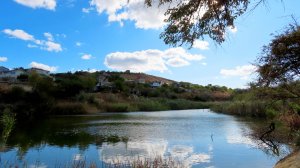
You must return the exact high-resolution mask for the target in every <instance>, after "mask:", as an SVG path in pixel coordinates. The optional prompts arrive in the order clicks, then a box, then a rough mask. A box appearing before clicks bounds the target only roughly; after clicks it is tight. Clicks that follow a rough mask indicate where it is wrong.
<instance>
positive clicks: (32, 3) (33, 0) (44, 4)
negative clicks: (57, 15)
mask: <svg viewBox="0 0 300 168" xmlns="http://www.w3.org/2000/svg"><path fill="white" fill-rule="evenodd" d="M14 1H15V2H17V3H19V4H22V5H24V6H28V7H31V8H34V9H35V8H46V9H49V10H55V7H56V0H14Z"/></svg>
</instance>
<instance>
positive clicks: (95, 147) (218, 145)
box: [0, 110, 289, 168]
mask: <svg viewBox="0 0 300 168" xmlns="http://www.w3.org/2000/svg"><path fill="white" fill-rule="evenodd" d="M250 133H251V129H250V128H249V123H248V122H246V121H240V120H239V119H237V118H235V117H232V116H228V115H223V114H216V113H213V112H210V111H209V110H183V111H164V112H135V113H121V114H120V113H115V114H111V113H110V114H100V115H97V116H76V117H75V116H74V117H57V118H52V119H49V120H47V121H44V122H41V123H36V124H35V125H31V126H28V127H27V128H25V127H23V128H19V129H18V130H16V131H15V132H14V134H13V135H12V136H11V138H10V139H9V141H8V143H7V145H8V147H7V148H6V149H5V150H4V149H2V151H1V161H0V163H1V164H0V165H2V166H3V165H5V164H6V165H8V164H9V163H14V164H16V163H18V164H19V165H21V164H24V163H25V164H26V165H27V166H28V167H31V166H32V167H43V168H44V167H60V166H63V165H66V164H71V163H74V162H78V161H80V160H85V161H86V162H87V163H96V164H97V165H98V166H101V165H103V164H104V163H114V162H116V161H117V162H119V163H120V162H121V163H122V162H124V163H127V162H128V160H133V159H137V158H138V159H143V158H148V159H149V158H150V159H151V158H155V157H157V156H161V157H163V158H170V157H171V158H173V159H174V160H176V161H179V162H180V163H181V164H182V165H184V166H185V167H210V168H212V167H214V168H223V167H228V168H234V167H238V168H242V167H249V168H253V167H255V168H259V167H261V168H268V167H273V166H274V164H275V163H276V161H278V160H279V159H280V158H282V157H284V156H285V155H286V154H287V153H288V151H289V149H288V147H287V146H285V145H283V144H281V145H279V146H278V149H279V156H278V155H277V154H278V153H276V152H275V154H274V153H273V151H274V150H273V148H270V147H269V146H268V145H267V144H264V143H263V142H261V141H259V140H255V139H253V138H251V137H250V136H249V134H250Z"/></svg>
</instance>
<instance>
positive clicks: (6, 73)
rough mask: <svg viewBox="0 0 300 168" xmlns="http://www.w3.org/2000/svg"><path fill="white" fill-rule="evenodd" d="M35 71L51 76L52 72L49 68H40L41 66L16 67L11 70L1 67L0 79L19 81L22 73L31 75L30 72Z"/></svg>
mask: <svg viewBox="0 0 300 168" xmlns="http://www.w3.org/2000/svg"><path fill="white" fill-rule="evenodd" d="M32 72H35V73H37V74H39V75H44V76H49V75H50V72H49V71H47V70H43V69H39V68H30V69H24V68H15V69H13V70H9V69H8V68H5V67H2V66H1V67H0V80H2V81H8V82H15V81H17V79H18V77H19V76H20V75H29V74H30V73H32Z"/></svg>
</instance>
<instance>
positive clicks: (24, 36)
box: [3, 29, 34, 41]
mask: <svg viewBox="0 0 300 168" xmlns="http://www.w3.org/2000/svg"><path fill="white" fill-rule="evenodd" d="M3 33H5V34H7V35H9V36H10V37H12V38H17V39H21V40H25V41H33V40H34V37H33V36H32V35H31V34H28V33H26V32H25V31H24V30H19V29H16V30H11V29H5V30H3Z"/></svg>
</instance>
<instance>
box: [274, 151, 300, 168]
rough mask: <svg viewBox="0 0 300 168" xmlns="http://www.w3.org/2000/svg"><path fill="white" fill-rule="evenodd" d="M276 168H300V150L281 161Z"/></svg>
mask: <svg viewBox="0 0 300 168" xmlns="http://www.w3.org/2000/svg"><path fill="white" fill-rule="evenodd" d="M274 168H300V150H296V151H295V152H293V153H291V154H290V155H288V156H286V157H285V158H283V159H282V160H280V161H279V162H278V163H277V164H276V165H275V167H274Z"/></svg>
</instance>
